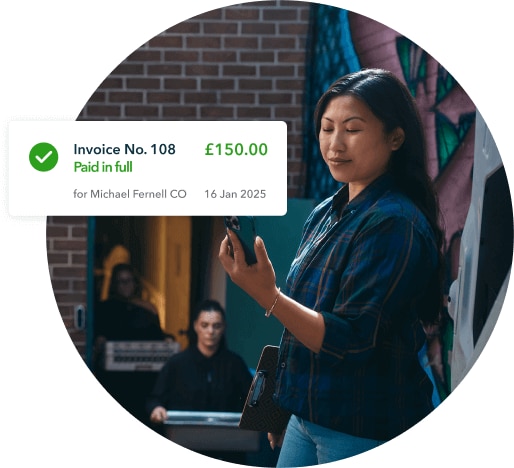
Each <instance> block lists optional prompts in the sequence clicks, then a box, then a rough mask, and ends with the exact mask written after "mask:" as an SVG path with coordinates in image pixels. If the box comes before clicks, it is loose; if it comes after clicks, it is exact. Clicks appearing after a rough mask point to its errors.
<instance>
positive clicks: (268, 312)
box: [264, 288, 280, 318]
mask: <svg viewBox="0 0 514 468" xmlns="http://www.w3.org/2000/svg"><path fill="white" fill-rule="evenodd" d="M279 297H280V288H278V294H277V297H275V300H274V301H273V304H272V306H271V307H270V308H269V309H268V310H266V313H265V314H264V316H265V317H266V318H267V317H269V316H270V315H271V312H273V309H274V308H275V306H276V305H277V301H278V298H279Z"/></svg>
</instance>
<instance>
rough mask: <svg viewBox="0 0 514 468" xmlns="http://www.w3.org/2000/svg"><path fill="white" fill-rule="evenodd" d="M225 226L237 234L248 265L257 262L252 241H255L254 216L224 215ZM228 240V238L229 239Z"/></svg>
mask: <svg viewBox="0 0 514 468" xmlns="http://www.w3.org/2000/svg"><path fill="white" fill-rule="evenodd" d="M224 220H225V226H226V227H227V229H230V230H231V231H232V232H233V233H235V234H236V235H237V237H238V238H239V240H240V241H241V244H242V245H243V250H244V253H245V260H246V263H247V264H248V265H253V264H254V263H257V258H256V257H255V251H254V249H253V243H254V242H255V236H256V233H255V218H254V217H253V216H225V217H224ZM229 242H230V239H229Z"/></svg>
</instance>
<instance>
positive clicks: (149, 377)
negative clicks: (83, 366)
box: [94, 263, 172, 423]
mask: <svg viewBox="0 0 514 468" xmlns="http://www.w3.org/2000/svg"><path fill="white" fill-rule="evenodd" d="M94 324H95V357H94V359H95V374H96V377H97V378H98V380H99V381H100V383H101V384H102V385H103V386H104V388H105V389H106V390H107V391H108V392H109V393H110V394H111V395H112V396H113V397H114V399H115V400H116V401H118V403H120V405H121V406H123V407H124V408H125V409H126V410H127V411H129V412H130V413H131V414H132V415H133V416H135V417H136V418H137V419H139V420H140V421H142V422H144V423H148V416H147V414H146V407H145V403H146V397H147V396H148V393H149V392H150V391H151V389H152V387H153V385H154V382H155V378H156V376H157V374H156V372H151V371H137V372H136V371H134V372H120V371H110V370H108V369H105V368H104V365H103V363H104V360H105V346H106V342H107V341H161V340H167V341H172V337H171V336H169V335H166V334H165V333H164V331H163V330H162V328H161V326H160V322H159V316H158V313H157V309H156V308H155V306H154V305H153V304H151V303H150V302H148V301H146V300H144V299H142V298H141V287H140V283H139V278H138V276H137V274H136V271H135V269H134V268H133V267H132V266H131V265H129V264H125V263H120V264H117V265H116V266H115V267H114V268H113V270H112V279H111V284H110V288H109V297H108V298H107V300H105V301H102V302H100V304H99V305H98V310H97V312H96V314H95V322H94Z"/></svg>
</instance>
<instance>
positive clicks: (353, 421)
mask: <svg viewBox="0 0 514 468" xmlns="http://www.w3.org/2000/svg"><path fill="white" fill-rule="evenodd" d="M347 200H348V190H347V187H346V186H345V187H343V188H342V189H340V190H339V191H338V192H337V193H336V194H335V195H334V196H333V197H330V198H328V199H326V200H325V201H324V202H322V203H321V204H320V205H318V206H317V207H316V208H315V209H314V211H313V212H312V213H311V215H310V216H309V218H308V219H307V221H306V223H305V226H304V231H303V236H302V240H301V242H300V246H299V249H298V252H297V256H296V258H295V260H294V261H293V263H292V266H291V269H290V272H289V274H288V277H287V280H286V287H285V288H284V292H285V294H287V295H288V296H290V297H292V298H293V299H295V300H296V301H298V302H299V303H301V304H303V305H305V306H307V307H309V308H311V309H313V310H315V311H318V312H319V313H321V314H322V315H323V318H324V320H325V326H326V332H325V336H324V340H323V344H322V347H321V350H320V352H319V353H313V352H312V351H309V350H308V349H307V348H306V347H305V346H303V345H302V344H301V343H300V342H299V341H298V340H297V339H296V338H295V337H294V336H293V335H292V334H291V333H289V331H288V330H287V329H286V330H284V333H283V336H282V340H281V346H280V357H279V368H278V371H277V384H276V393H275V398H276V400H277V402H278V403H279V405H280V406H282V407H284V408H286V409H287V410H289V411H291V412H292V413H293V414H296V415H297V416H299V417H301V418H304V419H306V420H309V421H311V422H313V423H315V424H319V425H321V426H324V427H328V428H331V429H334V430H337V431H341V432H345V433H348V434H352V435H355V436H359V437H366V438H372V439H377V440H388V439H391V438H393V437H395V436H396V435H398V434H400V433H401V432H403V431H405V430H406V429H408V428H409V427H411V426H413V425H414V424H415V423H417V422H418V421H420V420H421V419H422V418H424V417H425V416H426V415H427V414H428V413H429V412H430V411H431V410H432V409H433V406H432V399H431V398H432V391H433V387H432V383H431V382H430V380H429V378H428V376H427V374H426V373H425V371H424V370H423V369H422V367H421V366H420V364H419V361H418V351H419V350H420V349H421V347H422V346H423V344H424V342H425V334H424V332H423V329H422V326H421V325H420V322H419V320H418V318H417V311H418V310H419V307H422V305H423V303H424V297H426V296H425V294H430V293H431V291H428V290H427V288H428V283H429V278H430V276H431V275H432V274H433V273H434V271H435V269H436V266H437V261H438V260H437V259H438V255H437V247H436V243H435V238H434V234H433V231H432V229H431V227H430V225H429V223H428V221H427V220H426V218H425V216H424V215H423V214H422V213H421V212H420V210H419V209H417V208H416V206H415V205H414V204H413V203H412V202H411V201H410V200H409V199H408V198H407V197H405V196H404V195H402V194H401V193H399V192H398V191H396V190H395V189H394V184H393V181H392V179H391V178H390V177H389V176H388V175H385V176H382V177H380V178H379V179H377V180H375V181H374V182H373V183H372V184H370V185H369V186H368V187H366V189H364V190H363V191H362V192H361V193H360V194H359V195H358V196H357V197H355V199H354V200H352V201H351V202H350V203H349V204H347V203H346V202H347Z"/></svg>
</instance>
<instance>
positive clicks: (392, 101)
mask: <svg viewBox="0 0 514 468" xmlns="http://www.w3.org/2000/svg"><path fill="white" fill-rule="evenodd" d="M346 95H351V96H354V97H356V98H358V99H360V100H361V101H362V102H364V103H365V104H366V105H367V106H368V107H369V109H370V110H371V111H372V112H373V114H374V115H375V116H376V117H377V118H378V119H379V120H380V121H381V122H382V124H383V126H384V132H385V133H386V134H389V133H391V132H392V131H393V130H395V129H396V128H398V127H400V128H402V129H403V131H404V134H405V140H404V142H403V144H402V145H401V146H400V148H398V149H397V150H395V151H393V153H392V155H391V158H390V161H389V167H388V171H389V172H390V173H391V174H392V176H393V178H394V180H395V183H396V185H397V187H398V188H399V190H401V191H402V192H403V193H404V194H405V195H407V196H408V197H409V198H410V199H411V200H412V201H413V202H414V203H415V204H416V206H417V207H418V208H419V209H420V210H421V211H422V212H423V214H424V215H425V216H426V218H427V220H428V222H429V223H430V226H431V227H432V230H433V232H434V235H435V238H436V243H437V248H438V252H439V268H438V270H437V272H436V274H435V275H434V277H433V278H432V280H431V284H430V287H429V288H428V290H429V291H430V294H429V295H427V296H429V297H427V301H428V302H427V303H426V304H425V305H426V307H424V308H423V310H420V313H419V318H420V319H421V320H422V321H423V322H426V323H434V322H437V320H438V319H439V315H440V313H441V311H442V305H443V284H444V271H445V268H444V257H443V243H444V234H443V230H442V229H441V227H440V224H439V223H440V222H441V214H440V210H439V203H438V199H437V194H436V191H435V189H434V186H433V182H432V179H431V178H430V176H429V174H428V169H427V146H426V140H425V132H424V129H423V124H422V121H421V117H420V114H419V110H418V107H417V105H416V102H415V100H414V98H413V97H412V95H411V93H410V92H409V89H408V88H407V86H406V85H405V84H404V83H403V82H402V81H401V80H400V79H399V78H397V77H396V76H395V75H394V74H393V73H391V72H390V71H387V70H382V69H377V68H372V69H363V70H360V71H358V72H355V73H350V74H348V75H345V76H343V77H341V78H339V79H338V80H336V81H335V82H334V83H332V85H331V86H330V87H329V88H328V90H327V91H325V93H323V95H322V96H321V98H320V99H319V101H318V103H317V105H316V109H315V112H314V125H315V131H316V135H317V136H318V137H319V133H320V129H321V119H322V117H323V114H324V113H325V110H326V108H327V106H328V104H329V102H330V101H331V100H332V99H334V98H336V97H339V96H346Z"/></svg>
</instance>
